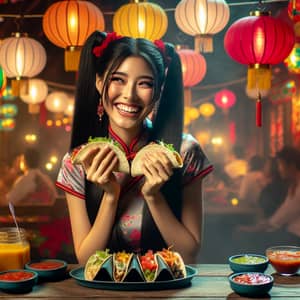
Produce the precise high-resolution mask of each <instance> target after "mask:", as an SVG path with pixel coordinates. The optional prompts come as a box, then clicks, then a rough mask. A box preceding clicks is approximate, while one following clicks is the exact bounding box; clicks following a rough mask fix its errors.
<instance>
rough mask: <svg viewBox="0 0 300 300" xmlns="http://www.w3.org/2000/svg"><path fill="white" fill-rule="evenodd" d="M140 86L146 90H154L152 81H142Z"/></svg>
mask: <svg viewBox="0 0 300 300" xmlns="http://www.w3.org/2000/svg"><path fill="white" fill-rule="evenodd" d="M139 85H140V86H142V87H146V88H153V82H152V81H141V82H139Z"/></svg>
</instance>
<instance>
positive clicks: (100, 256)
mask: <svg viewBox="0 0 300 300" xmlns="http://www.w3.org/2000/svg"><path fill="white" fill-rule="evenodd" d="M111 256H112V254H110V253H109V250H108V249H106V250H105V251H101V250H97V251H96V253H95V254H93V255H92V256H90V257H89V259H88V261H87V263H86V264H85V268H84V279H85V280H94V279H95V277H96V276H97V274H98V272H99V270H100V269H101V266H102V265H103V264H104V263H105V262H106V261H107V260H108V259H109V258H110V257H111Z"/></svg>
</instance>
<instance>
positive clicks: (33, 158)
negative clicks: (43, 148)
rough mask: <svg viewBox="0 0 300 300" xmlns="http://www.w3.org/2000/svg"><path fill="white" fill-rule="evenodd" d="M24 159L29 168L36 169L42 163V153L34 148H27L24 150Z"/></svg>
mask: <svg viewBox="0 0 300 300" xmlns="http://www.w3.org/2000/svg"><path fill="white" fill-rule="evenodd" d="M24 159H25V163H26V166H27V167H28V168H29V169H35V168H37V167H38V166H39V163H40V153H39V152H38V151H37V150H36V149H34V148H27V149H26V150H25V152H24Z"/></svg>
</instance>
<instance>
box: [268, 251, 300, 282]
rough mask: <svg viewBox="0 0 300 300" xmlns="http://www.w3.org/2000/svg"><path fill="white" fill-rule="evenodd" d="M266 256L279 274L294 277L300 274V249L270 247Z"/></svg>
mask: <svg viewBox="0 0 300 300" xmlns="http://www.w3.org/2000/svg"><path fill="white" fill-rule="evenodd" d="M266 255H267V257H268V258H269V261H270V263H271V265H272V266H273V268H274V269H275V270H276V272H277V273H278V274H280V275H283V276H292V275H295V274H297V273H298V271H299V268H300V247H296V246H274V247H269V248H268V249H267V250H266Z"/></svg>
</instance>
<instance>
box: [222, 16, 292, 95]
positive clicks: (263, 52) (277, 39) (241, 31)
mask: <svg viewBox="0 0 300 300" xmlns="http://www.w3.org/2000/svg"><path fill="white" fill-rule="evenodd" d="M294 44H295V34H294V30H293V28H292V27H291V26H289V25H288V24H287V23H286V22H284V21H282V20H280V19H276V18H273V17H272V16H271V15H270V13H268V12H257V11H255V12H251V13H250V16H249V17H244V18H241V19H239V20H237V21H236V22H234V23H233V24H232V25H231V26H230V27H229V29H228V31H227V32H226V34H225V38H224V47H225V50H226V52H227V54H228V55H229V56H230V57H231V58H232V59H234V60H235V61H237V62H239V63H241V64H247V65H248V88H249V89H253V88H257V89H264V90H266V89H269V88H270V87H271V69H270V65H274V64H278V63H280V62H282V61H283V60H284V59H285V58H286V57H287V56H288V55H289V53H290V52H291V50H292V49H293V46H294Z"/></svg>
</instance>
